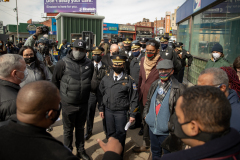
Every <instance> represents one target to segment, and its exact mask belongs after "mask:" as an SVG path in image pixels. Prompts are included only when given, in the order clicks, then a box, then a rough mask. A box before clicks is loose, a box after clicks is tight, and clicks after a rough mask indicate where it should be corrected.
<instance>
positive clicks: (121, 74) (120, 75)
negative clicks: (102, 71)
mask: <svg viewBox="0 0 240 160" xmlns="http://www.w3.org/2000/svg"><path fill="white" fill-rule="evenodd" d="M115 76H117V75H115V72H114V73H113V80H114V81H115ZM122 76H123V72H121V73H120V74H119V75H118V76H117V77H118V78H117V81H119V80H120V79H121V78H122Z"/></svg>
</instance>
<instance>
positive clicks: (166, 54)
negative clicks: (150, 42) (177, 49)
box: [160, 37, 176, 61]
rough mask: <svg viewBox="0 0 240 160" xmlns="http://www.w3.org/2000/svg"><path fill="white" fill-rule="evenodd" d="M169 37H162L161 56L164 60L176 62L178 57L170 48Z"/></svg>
mask: <svg viewBox="0 0 240 160" xmlns="http://www.w3.org/2000/svg"><path fill="white" fill-rule="evenodd" d="M168 40H169V38H168V37H162V38H161V39H160V42H161V47H160V56H161V58H162V59H168V60H172V61H174V60H175V59H176V55H175V54H174V53H173V48H172V47H169V46H168Z"/></svg>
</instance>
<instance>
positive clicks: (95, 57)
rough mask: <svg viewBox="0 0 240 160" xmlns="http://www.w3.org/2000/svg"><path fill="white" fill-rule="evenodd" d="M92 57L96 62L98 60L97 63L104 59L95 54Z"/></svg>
mask: <svg viewBox="0 0 240 160" xmlns="http://www.w3.org/2000/svg"><path fill="white" fill-rule="evenodd" d="M92 58H93V60H94V61H95V62H97V63H99V62H100V61H101V60H102V56H100V55H95V56H93V57H92Z"/></svg>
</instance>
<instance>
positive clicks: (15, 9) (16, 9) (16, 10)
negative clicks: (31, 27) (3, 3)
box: [13, 0, 19, 43]
mask: <svg viewBox="0 0 240 160" xmlns="http://www.w3.org/2000/svg"><path fill="white" fill-rule="evenodd" d="M13 11H14V12H16V16H17V17H16V18H17V38H18V43H19V35H18V7H17V0H16V8H14V9H13Z"/></svg>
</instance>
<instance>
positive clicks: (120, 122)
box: [105, 108, 127, 155]
mask: <svg viewBox="0 0 240 160" xmlns="http://www.w3.org/2000/svg"><path fill="white" fill-rule="evenodd" d="M105 118H106V125H107V134H108V136H109V137H114V138H116V139H118V140H119V142H120V143H121V144H122V147H123V152H124V146H125V140H126V131H125V129H124V128H125V125H126V124H127V110H125V111H112V110H110V109H108V108H105ZM123 152H122V153H123ZM122 155H123V154H122Z"/></svg>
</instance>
